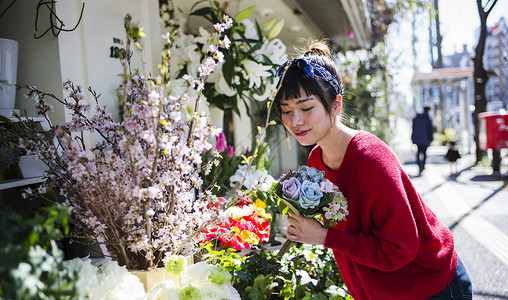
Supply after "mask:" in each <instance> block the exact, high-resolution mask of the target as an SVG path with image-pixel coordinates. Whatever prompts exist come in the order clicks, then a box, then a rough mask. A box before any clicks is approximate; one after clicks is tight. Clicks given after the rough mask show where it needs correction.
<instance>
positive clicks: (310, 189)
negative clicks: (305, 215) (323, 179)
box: [298, 180, 323, 209]
mask: <svg viewBox="0 0 508 300" xmlns="http://www.w3.org/2000/svg"><path fill="white" fill-rule="evenodd" d="M321 197H323V192H321V188H320V187H319V184H317V183H315V182H312V181H309V180H305V181H304V182H303V183H302V187H301V188H300V199H298V201H299V202H300V206H301V207H302V208H304V209H307V208H315V207H316V206H318V205H319V202H320V201H321Z"/></svg>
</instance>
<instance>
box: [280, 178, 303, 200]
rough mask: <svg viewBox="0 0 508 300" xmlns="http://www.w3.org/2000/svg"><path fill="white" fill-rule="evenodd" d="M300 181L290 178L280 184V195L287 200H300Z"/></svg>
mask: <svg viewBox="0 0 508 300" xmlns="http://www.w3.org/2000/svg"><path fill="white" fill-rule="evenodd" d="M300 186H301V184H300V181H298V178H296V177H291V178H289V179H288V180H284V181H283V182H282V195H283V196H284V197H287V198H289V199H293V200H298V198H300Z"/></svg>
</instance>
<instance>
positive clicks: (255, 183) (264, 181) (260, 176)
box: [229, 165, 276, 191]
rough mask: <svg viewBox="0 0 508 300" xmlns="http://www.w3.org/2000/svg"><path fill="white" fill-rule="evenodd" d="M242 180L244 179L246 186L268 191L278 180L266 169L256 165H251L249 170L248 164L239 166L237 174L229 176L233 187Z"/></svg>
mask: <svg viewBox="0 0 508 300" xmlns="http://www.w3.org/2000/svg"><path fill="white" fill-rule="evenodd" d="M242 180H244V181H243V186H245V187H246V188H248V189H251V188H254V187H256V188H258V189H260V190H262V191H268V190H269V189H270V187H271V186H272V183H274V182H276V180H275V179H274V178H273V177H272V176H270V175H269V174H268V172H267V171H266V170H258V169H256V168H255V167H254V166H251V167H250V169H249V170H248V171H247V165H241V166H239V167H238V169H237V170H236V172H235V174H234V175H233V176H231V177H230V178H229V182H230V183H231V187H235V185H237V184H239V183H240V182H241V181H242Z"/></svg>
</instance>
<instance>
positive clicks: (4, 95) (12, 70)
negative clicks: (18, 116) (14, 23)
mask: <svg viewBox="0 0 508 300" xmlns="http://www.w3.org/2000/svg"><path fill="white" fill-rule="evenodd" d="M17 71H18V42H16V41H15V40H9V39H2V38H0V110H13V109H14V105H15V102H16V87H15V86H14V85H15V84H16V76H17Z"/></svg>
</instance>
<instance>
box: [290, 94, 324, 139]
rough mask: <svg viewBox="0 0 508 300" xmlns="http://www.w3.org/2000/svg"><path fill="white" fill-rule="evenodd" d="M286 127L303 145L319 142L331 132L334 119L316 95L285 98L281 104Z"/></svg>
mask: <svg viewBox="0 0 508 300" xmlns="http://www.w3.org/2000/svg"><path fill="white" fill-rule="evenodd" d="M280 106H281V115H282V123H283V124H284V127H286V129H287V130H288V131H289V132H290V133H291V134H292V135H293V136H294V137H295V138H296V139H297V140H298V142H299V143H300V144H301V145H303V146H310V145H314V144H317V143H319V141H321V140H322V139H323V138H324V137H326V136H327V134H329V132H330V130H331V127H332V121H331V118H330V115H328V114H327V112H326V110H325V107H324V106H323V104H322V103H321V101H319V99H318V98H317V97H316V96H314V95H311V96H307V95H304V94H302V96H301V97H299V98H295V99H290V100H283V101H282V102H281V104H280Z"/></svg>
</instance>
